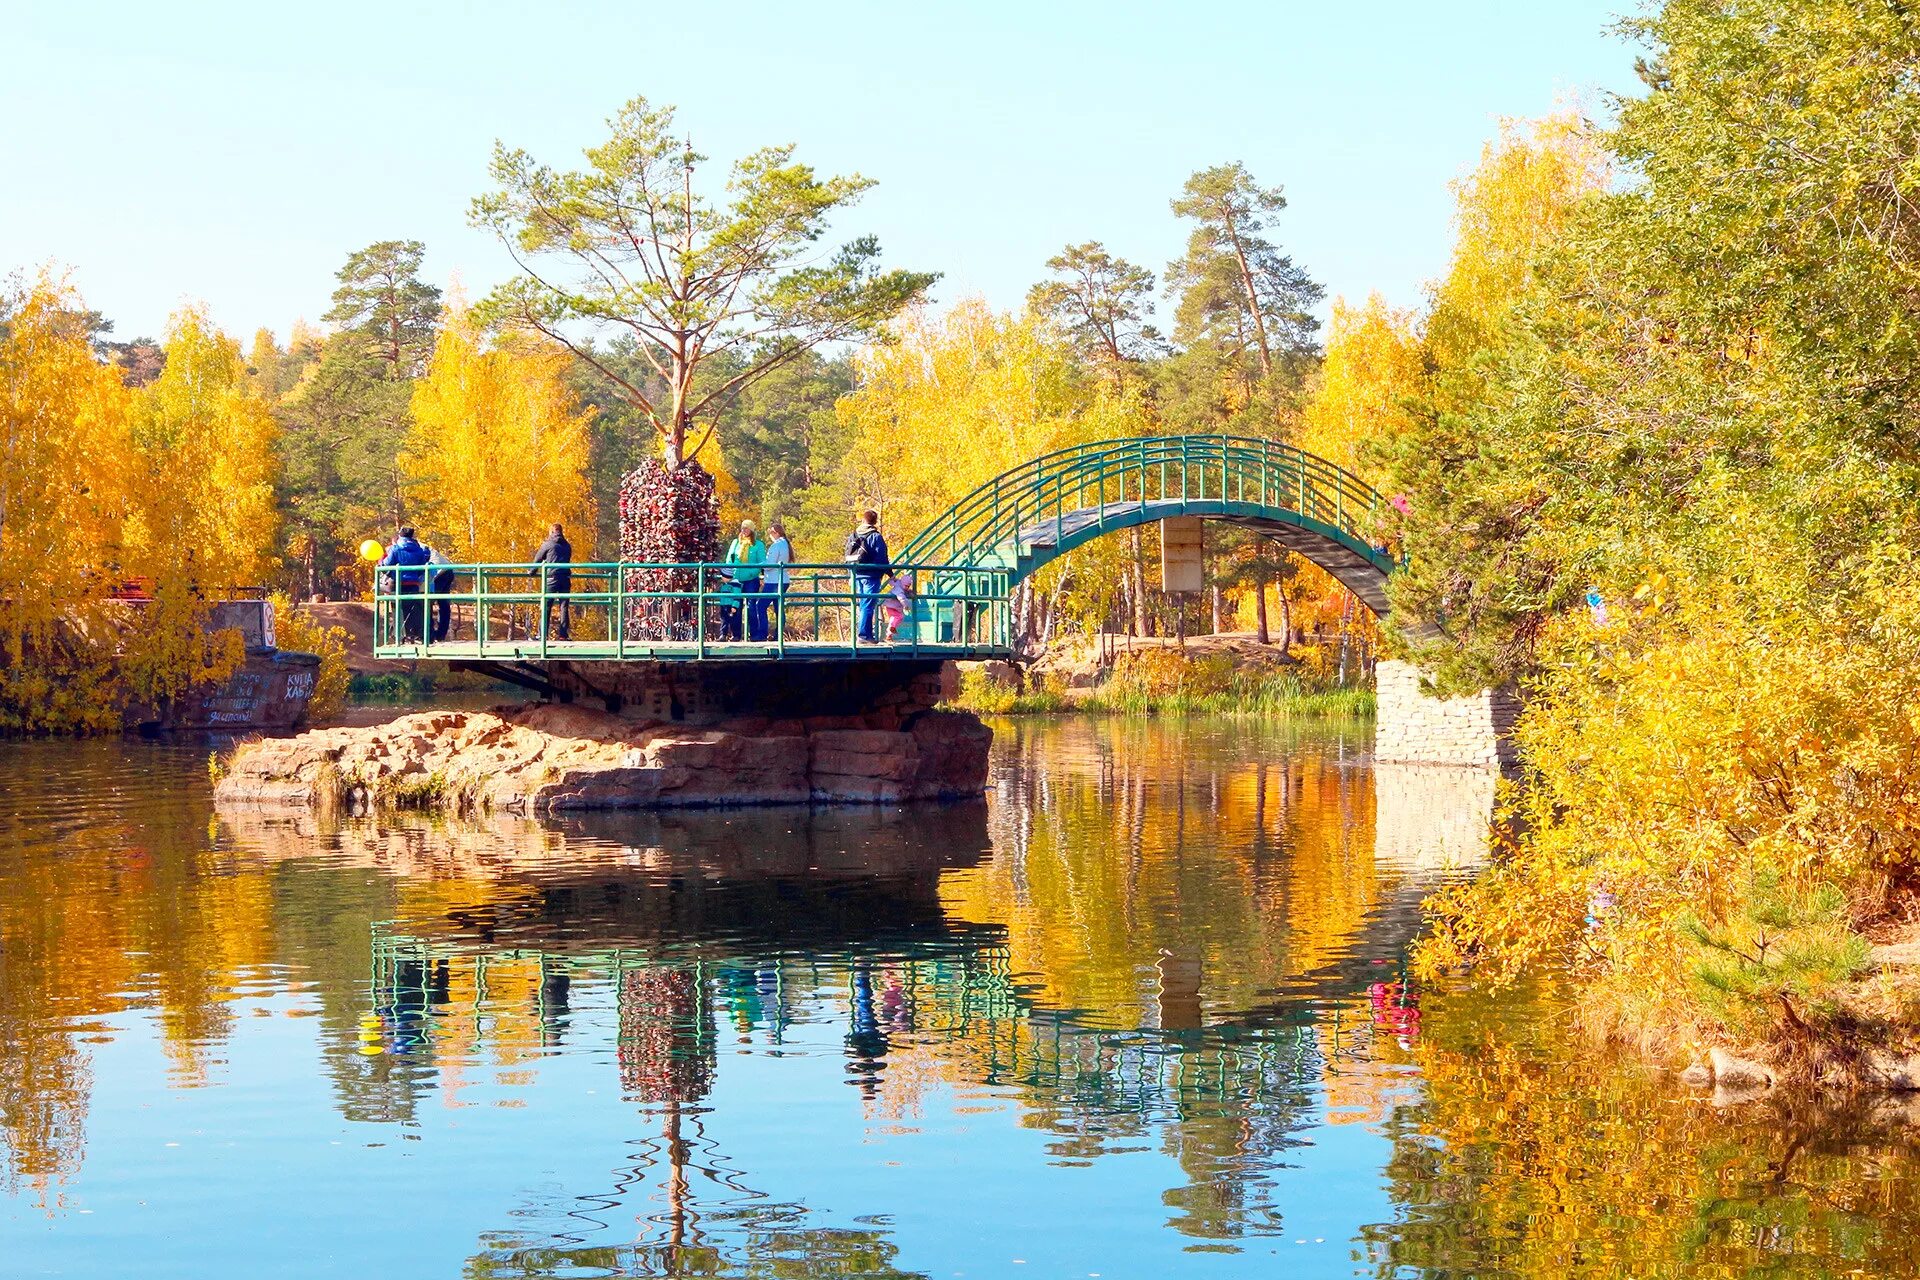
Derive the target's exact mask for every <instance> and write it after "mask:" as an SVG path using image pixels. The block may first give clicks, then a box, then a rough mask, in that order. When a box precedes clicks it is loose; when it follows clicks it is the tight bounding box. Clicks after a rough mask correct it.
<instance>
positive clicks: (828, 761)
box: [215, 704, 993, 814]
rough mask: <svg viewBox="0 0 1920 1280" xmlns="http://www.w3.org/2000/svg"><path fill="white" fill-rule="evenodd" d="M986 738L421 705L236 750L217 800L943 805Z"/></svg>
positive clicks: (950, 719)
mask: <svg viewBox="0 0 1920 1280" xmlns="http://www.w3.org/2000/svg"><path fill="white" fill-rule="evenodd" d="M874 721H884V722H886V723H888V724H889V725H890V726H892V727H885V728H880V727H875V725H874ZM992 739H993V735H992V731H991V730H989V729H988V728H987V727H986V726H985V725H983V724H981V723H980V722H979V721H978V720H976V719H975V718H974V717H972V716H970V715H965V714H961V713H958V712H951V711H921V712H918V713H917V714H915V715H913V716H911V717H908V718H906V719H905V720H900V719H899V718H898V717H896V716H893V715H890V714H879V715H876V716H874V717H872V718H869V717H862V716H834V717H819V716H816V717H811V718H806V719H787V720H781V719H770V718H766V717H743V718H740V719H735V720H729V721H723V722H721V723H718V724H714V725H707V726H701V727H691V726H688V725H685V724H672V723H666V722H660V721H635V720H630V719H624V718H622V717H619V716H615V715H610V714H607V713H604V712H598V711H589V710H586V709H584V708H580V707H574V706H560V705H552V704H536V705H529V706H525V707H501V708H496V709H494V710H492V711H426V712H419V713H416V714H413V715H404V716H400V717H399V718H397V719H395V720H392V721H389V722H388V723H386V724H381V725H374V726H371V727H364V728H339V729H316V730H313V731H310V732H308V733H303V734H300V735H299V736H297V737H292V738H278V739H265V740H262V741H257V742H250V743H245V744H243V745H241V746H240V747H238V748H236V749H235V751H234V752H233V754H232V756H231V757H230V758H229V759H228V760H227V762H226V765H225V768H226V772H225V774H224V776H223V777H222V778H221V779H220V782H219V784H218V785H217V786H216V788H215V796H216V798H217V799H219V800H221V801H224V802H228V803H243V804H276V805H304V806H309V807H324V806H329V805H339V806H344V807H346V808H348V809H350V810H361V809H368V808H374V807H379V806H391V807H397V808H434V809H443V810H447V811H450V812H501V813H521V814H543V813H556V812H566V811H574V810H587V809H652V808H691V807H703V806H719V805H761V804H808V803H826V804H834V803H869V804H871V803H893V802H898V801H909V800H938V799H949V798H957V797H962V796H977V795H979V794H980V792H981V790H982V788H983V787H984V786H985V784H986V777H987V749H988V747H989V746H990V745H991V744H992Z"/></svg>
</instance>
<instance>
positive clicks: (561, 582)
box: [533, 524, 573, 640]
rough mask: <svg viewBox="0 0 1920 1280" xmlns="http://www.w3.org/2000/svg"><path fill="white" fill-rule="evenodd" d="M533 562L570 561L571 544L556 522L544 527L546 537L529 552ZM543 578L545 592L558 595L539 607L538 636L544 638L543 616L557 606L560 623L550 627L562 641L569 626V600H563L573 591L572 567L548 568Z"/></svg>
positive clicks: (570, 620) (566, 562)
mask: <svg viewBox="0 0 1920 1280" xmlns="http://www.w3.org/2000/svg"><path fill="white" fill-rule="evenodd" d="M533 562H534V563H535V564H545V565H569V564H572V563H573V544H572V543H570V542H568V541H567V535H566V534H565V533H563V532H561V529H560V526H559V525H557V524H556V525H554V526H553V528H551V529H549V530H547V540H546V541H545V542H543V543H541V544H540V549H539V550H538V551H536V552H534V553H533ZM545 578H546V582H545V588H546V591H547V593H548V594H549V595H557V596H559V597H560V598H559V599H558V600H548V601H546V602H545V603H543V604H542V605H541V606H540V638H541V639H542V640H544V639H546V638H547V618H548V616H549V615H550V614H551V613H552V611H553V610H554V609H556V608H557V609H559V610H560V625H559V626H558V627H556V628H555V629H554V634H555V635H557V636H558V637H559V638H560V639H562V640H565V639H568V635H567V632H568V630H569V629H570V628H571V627H572V625H573V602H572V601H570V600H568V599H567V593H568V592H569V591H572V590H573V570H571V569H567V568H552V569H548V570H547V571H546V573H545Z"/></svg>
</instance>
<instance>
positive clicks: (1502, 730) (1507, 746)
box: [1373, 660, 1520, 769]
mask: <svg viewBox="0 0 1920 1280" xmlns="http://www.w3.org/2000/svg"><path fill="white" fill-rule="evenodd" d="M1373 674H1374V689H1375V696H1376V698H1377V704H1376V705H1377V710H1376V711H1375V713H1374V731H1373V735H1374V736H1373V754H1374V758H1375V759H1376V760H1383V761H1394V762H1405V763H1410V764H1444V765H1457V766H1461V767H1464V768H1471V769H1511V768H1513V767H1514V766H1515V765H1516V764H1517V762H1518V756H1517V754H1516V752H1515V750H1514V745H1513V723H1514V721H1515V720H1516V719H1518V718H1519V715H1520V699H1519V698H1518V697H1517V696H1515V694H1514V693H1513V691H1512V690H1509V689H1489V690H1487V691H1485V692H1483V693H1477V694H1473V695H1470V696H1468V697H1461V698H1434V697H1430V696H1428V695H1427V694H1425V693H1422V692H1421V691H1420V669H1419V668H1418V667H1416V666H1414V665H1413V664H1412V663H1410V662H1393V661H1386V660H1383V661H1381V662H1380V663H1379V664H1378V665H1377V666H1376V667H1375V668H1374V673H1373Z"/></svg>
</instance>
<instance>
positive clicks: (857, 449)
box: [823, 298, 1148, 558]
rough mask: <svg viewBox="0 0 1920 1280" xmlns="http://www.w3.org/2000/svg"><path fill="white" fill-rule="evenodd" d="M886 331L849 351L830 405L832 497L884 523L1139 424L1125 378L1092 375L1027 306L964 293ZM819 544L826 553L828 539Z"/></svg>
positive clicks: (1144, 425) (930, 514)
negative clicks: (835, 425) (856, 366)
mask: <svg viewBox="0 0 1920 1280" xmlns="http://www.w3.org/2000/svg"><path fill="white" fill-rule="evenodd" d="M898 336H899V340H898V341H897V342H894V343H890V344H888V345H885V346H877V347H872V348H869V349H867V350H866V351H865V352H863V353H862V354H861V357H860V377H859V389H858V390H856V391H855V392H854V393H853V394H852V395H850V396H847V397H846V398H845V399H843V400H842V401H841V402H840V405H839V408H838V414H839V419H840V424H841V426H842V428H843V429H845V430H847V431H849V432H850V433H851V435H852V438H853V443H852V446H851V448H849V450H848V451H847V454H846V456H845V458H844V459H843V460H842V463H841V467H840V474H839V476H838V477H837V479H838V485H837V488H838V490H839V492H840V496H841V499H842V505H843V506H844V508H845V509H846V511H847V512H848V513H851V512H852V511H853V510H854V509H855V508H857V507H859V506H863V505H871V506H873V507H875V508H877V509H878V510H879V511H880V513H881V518H882V521H883V522H884V524H885V526H886V527H887V528H888V529H890V530H895V531H912V530H918V529H921V528H923V527H925V526H926V525H927V524H928V523H929V522H930V521H931V520H932V519H933V518H934V517H935V516H937V515H939V514H940V513H941V512H942V511H944V510H945V509H946V508H947V507H948V506H950V505H951V504H952V503H953V502H954V501H956V500H957V499H959V498H961V497H964V496H965V495H966V494H968V493H969V492H971V491H972V490H973V489H974V488H976V487H978V486H979V485H981V484H983V483H984V482H986V481H988V480H991V479H992V478H993V477H994V476H996V475H998V474H1000V473H1001V472H1002V471H1005V470H1007V469H1009V468H1011V467H1014V466H1017V465H1019V464H1020V463H1023V462H1026V461H1028V460H1029V459H1032V458H1036V457H1038V456H1040V455H1041V454H1044V453H1048V452H1050V451H1052V450H1054V449H1061V448H1065V447H1067V446H1069V445H1074V444H1082V443H1085V442H1087V441H1092V440H1104V439H1111V438H1114V437H1118V436H1131V435H1142V434H1145V433H1146V432H1147V430H1148V422H1147V418H1146V413H1145V409H1144V406H1143V405H1142V403H1141V400H1140V397H1139V392H1138V390H1137V389H1134V388H1128V387H1115V386H1113V385H1111V383H1110V382H1108V381H1106V380H1101V379H1097V378H1095V377H1094V376H1093V375H1092V374H1091V373H1090V372H1089V371H1087V370H1086V369H1085V368H1083V367H1082V366H1081V365H1080V363H1079V362H1078V361H1077V360H1076V359H1075V358H1074V355H1073V352H1072V350H1071V348H1070V347H1068V345H1067V344H1066V343H1065V342H1064V341H1063V340H1062V339H1060V338H1059V337H1058V336H1057V335H1054V334H1052V333H1050V332H1049V331H1048V329H1047V328H1046V326H1045V325H1043V324H1042V323H1041V322H1040V321H1039V320H1038V319H1036V318H1034V317H1032V316H1021V315H1010V314H1002V313H996V312H994V311H993V310H992V309H991V308H989V307H988V306H987V304H986V303H985V302H983V301H981V300H979V299H977V298H975V299H968V300H966V301H963V302H960V303H958V304H956V305H955V306H953V307H952V308H950V309H949V310H947V311H946V312H944V313H941V314H937V315H936V314H933V313H930V312H927V311H920V312H916V313H914V314H913V315H911V316H909V317H908V318H907V319H906V320H905V321H903V322H902V324H901V325H900V327H899V335H898ZM849 527H851V524H850V522H849ZM838 532H842V531H840V530H838V528H837V527H836V528H835V529H834V530H833V531H830V532H829V534H828V536H832V534H833V533H838ZM823 550H824V551H826V552H828V553H831V555H832V557H833V558H838V551H839V548H838V546H829V547H825V548H823Z"/></svg>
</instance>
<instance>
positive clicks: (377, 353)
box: [322, 240, 440, 382]
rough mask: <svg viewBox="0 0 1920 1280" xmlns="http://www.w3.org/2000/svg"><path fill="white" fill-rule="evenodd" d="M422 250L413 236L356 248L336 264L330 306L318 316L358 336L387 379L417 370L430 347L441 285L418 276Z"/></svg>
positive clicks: (413, 374) (423, 364)
mask: <svg viewBox="0 0 1920 1280" xmlns="http://www.w3.org/2000/svg"><path fill="white" fill-rule="evenodd" d="M426 252H427V249H426V246H425V245H423V244H421V243H420V242H419V241H418V240H380V241H377V242H375V243H373V244H370V245H368V246H367V247H366V248H364V249H356V250H355V251H354V252H352V253H350V254H348V255H347V263H346V265H345V266H343V267H341V268H340V271H339V273H338V279H339V281H340V285H339V287H338V288H336V289H335V290H334V291H333V306H332V308H331V309H329V310H328V312H327V314H326V315H325V316H323V317H322V319H324V320H325V321H326V322H327V323H328V324H332V325H337V326H339V328H340V329H341V331H343V332H345V333H350V334H353V335H354V336H355V337H356V338H358V339H360V340H361V341H362V342H363V343H364V344H365V346H366V351H367V354H368V355H370V356H372V357H373V358H374V359H376V360H378V361H379V362H380V363H381V364H382V365H383V366H384V368H385V373H386V376H387V378H388V380H390V381H394V382H399V381H402V380H404V379H407V378H415V377H418V376H420V372H421V370H422V369H424V368H425V367H426V362H427V357H428V356H430V355H431V354H432V353H433V341H434V331H435V326H436V325H438V324H439V322H440V290H438V289H436V288H435V287H433V286H432V285H430V284H428V283H426V282H425V281H424V280H422V279H421V278H420V263H421V260H422V259H423V258H424V257H425V256H426Z"/></svg>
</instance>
